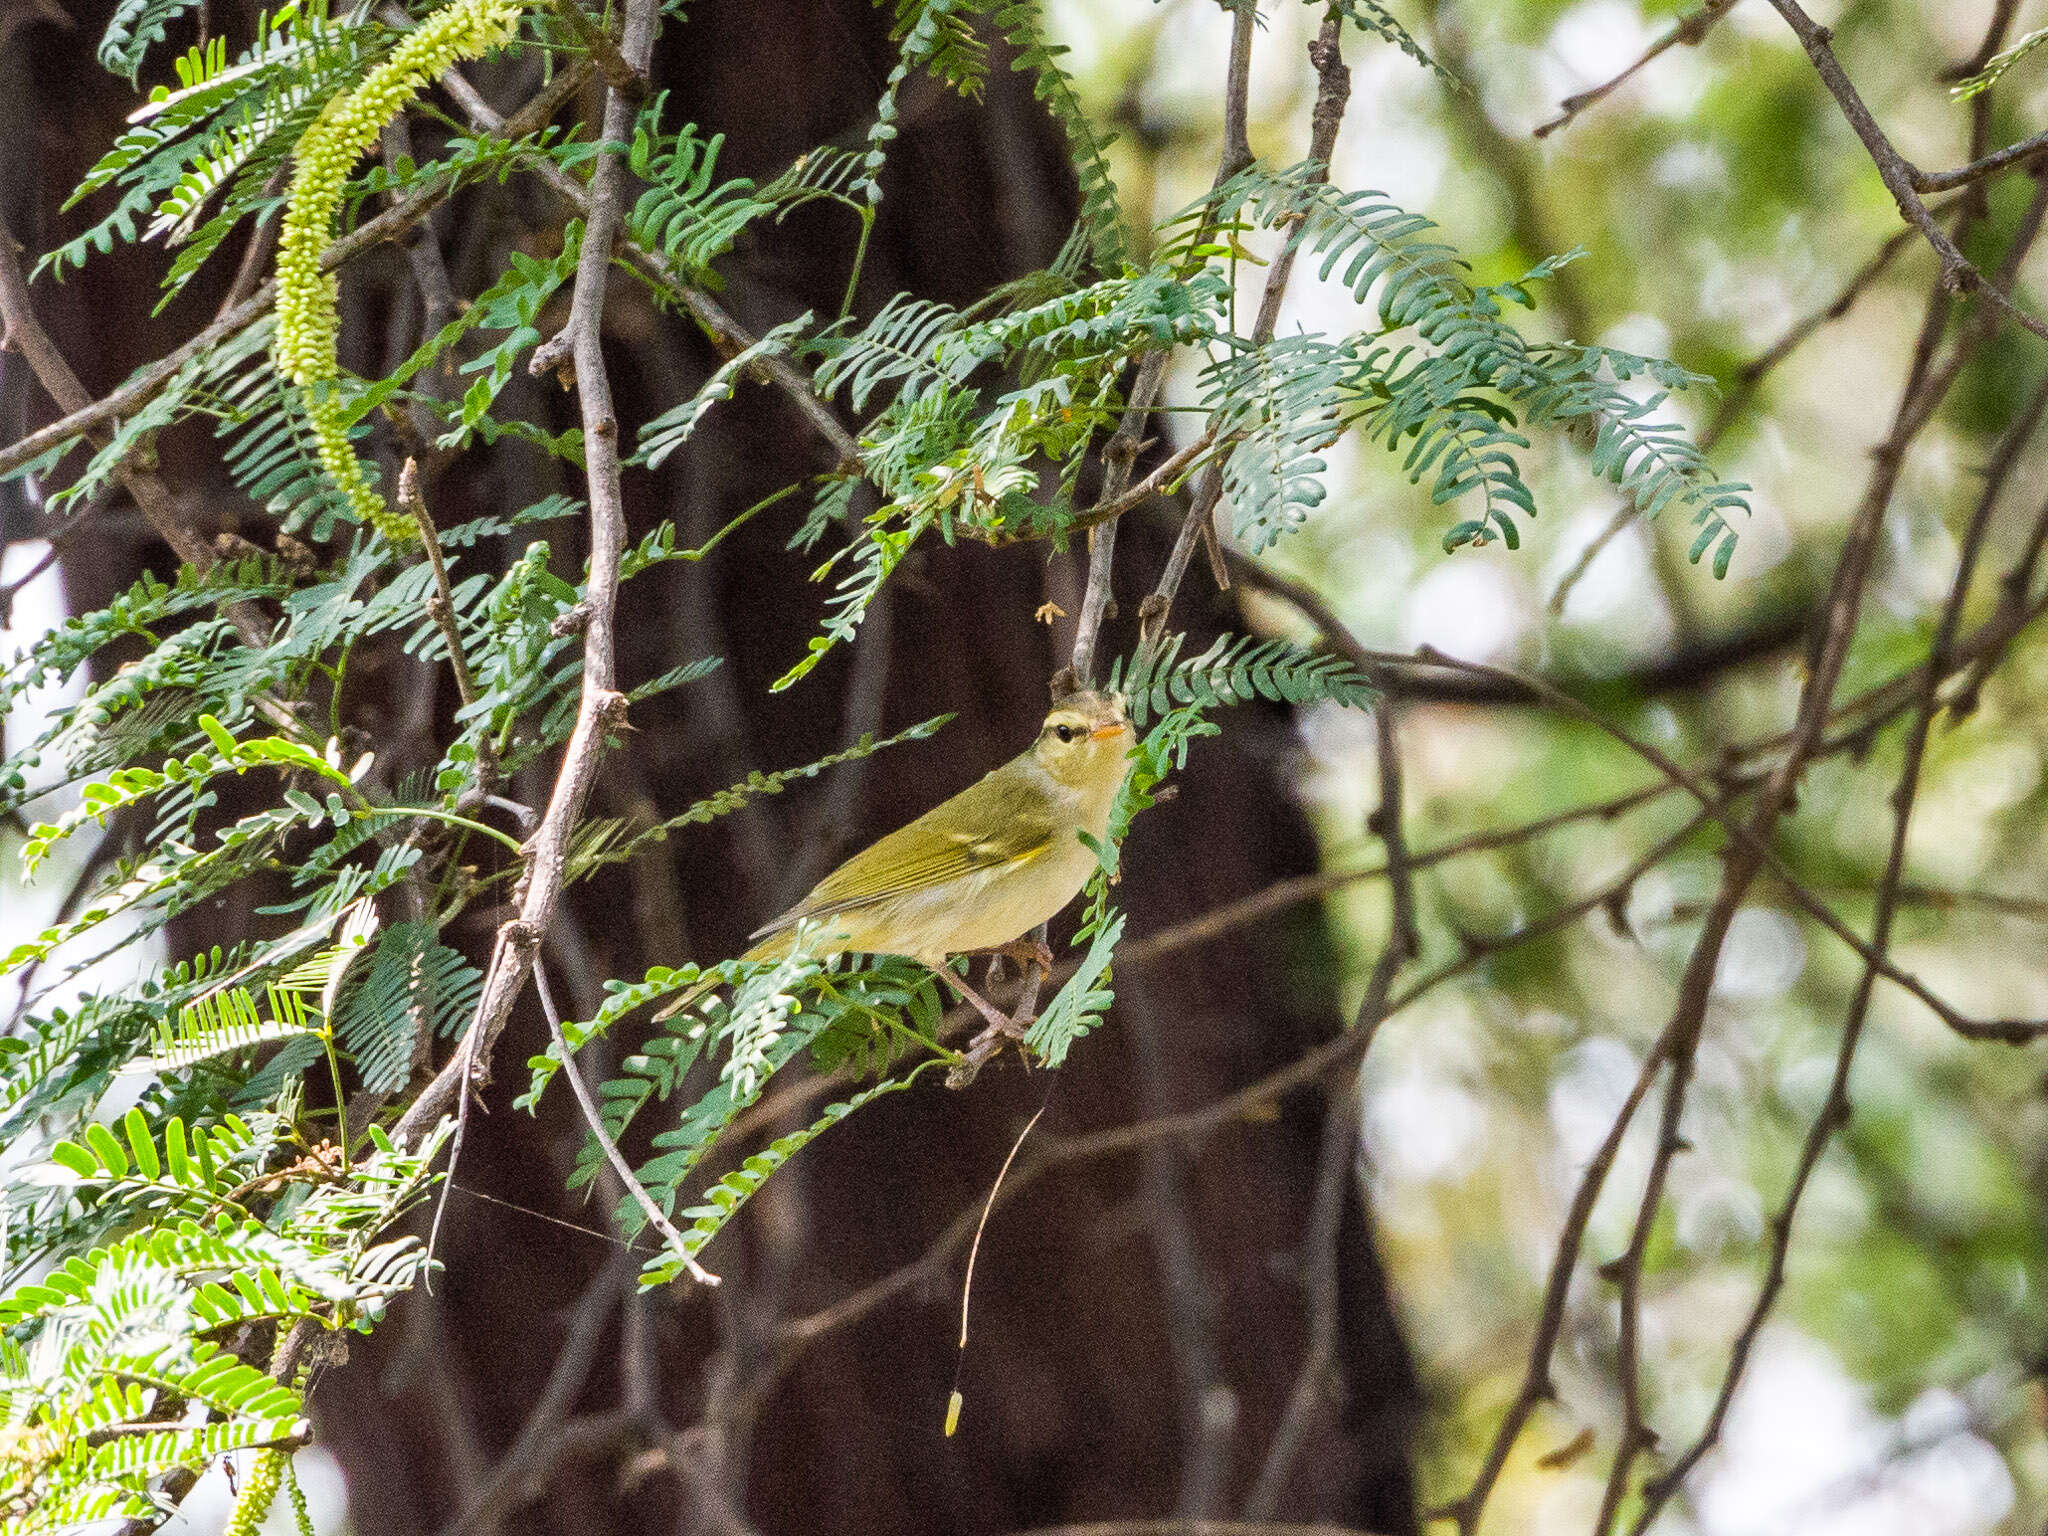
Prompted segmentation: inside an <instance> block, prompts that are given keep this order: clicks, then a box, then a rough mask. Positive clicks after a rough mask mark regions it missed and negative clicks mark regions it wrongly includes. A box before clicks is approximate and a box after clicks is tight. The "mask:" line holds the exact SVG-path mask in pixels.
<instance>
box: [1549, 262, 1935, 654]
mask: <svg viewBox="0 0 2048 1536" xmlns="http://www.w3.org/2000/svg"><path fill="white" fill-rule="evenodd" d="M1913 238H1914V233H1913V231H1912V230H1911V229H1901V230H1899V231H1897V232H1896V233H1894V234H1893V235H1892V236H1891V237H1890V238H1889V239H1887V240H1886V241H1885V242H1884V244H1883V245H1881V246H1879V247H1878V248H1877V253H1876V254H1875V255H1874V256H1872V257H1871V258H1870V259H1869V260H1868V261H1866V262H1864V264H1863V265H1862V266H1861V267H1859V268H1858V269H1857V270H1856V273H1855V275H1854V276H1852V277H1851V278H1850V279H1849V281H1848V282H1847V283H1845V284H1844V285H1843V287H1842V291H1841V292H1840V293H1838V294H1836V295H1835V297H1834V298H1833V299H1832V300H1830V301H1829V302H1828V305H1827V307H1826V308H1825V309H1819V310H1815V311H1814V312H1813V313H1812V314H1810V315H1807V316H1805V317H1804V318H1802V319H1800V320H1798V321H1796V322H1795V323H1794V324H1793V325H1792V327H1791V328H1790V329H1789V330H1787V331H1786V332H1785V334H1784V335H1782V336H1780V337H1779V338H1778V339H1777V340H1776V341H1774V342H1772V343H1771V345H1770V346H1768V347H1766V348H1765V349H1764V350H1763V351H1762V352H1760V353H1758V354H1757V355H1756V356H1755V357H1753V358H1751V359H1750V360H1749V361H1748V362H1747V363H1744V364H1743V365H1742V367H1740V368H1739V369H1737V370H1736V373H1735V387H1734V388H1733V389H1731V390H1729V391H1728V393H1727V394H1726V395H1725V396H1723V397H1722V400H1721V405H1720V408H1719V409H1718V410H1716V411H1715V412H1714V419H1713V420H1712V421H1710V422H1708V423H1707V425H1706V427H1705V428H1704V429H1703V430H1702V431H1701V432H1700V435H1699V447H1700V452H1702V453H1711V452H1712V451H1713V448H1714V445H1715V444H1716V443H1718V442H1720V440H1721V439H1722V438H1723V437H1724V436H1726V435H1727V432H1728V429H1729V427H1731V426H1733V425H1734V423H1735V421H1736V419H1737V418H1738V417H1740V416H1741V414H1742V413H1743V411H1745V410H1746V409H1748V407H1749V402H1750V401H1751V400H1753V399H1755V398H1756V393H1757V391H1758V390H1759V389H1760V388H1762V386H1763V381H1764V378H1765V376H1766V375H1768V374H1769V373H1770V372H1771V370H1772V369H1774V368H1776V367H1777V366H1778V365H1779V364H1780V363H1782V362H1784V361H1785V359H1786V358H1788V357H1790V356H1791V355H1792V354H1793V352H1795V351H1796V350H1797V349H1798V348H1799V346H1800V345H1801V344H1802V343H1803V342H1805V341H1806V340H1807V338H1808V337H1810V336H1812V335H1813V334H1814V333H1815V332H1816V331H1818V330H1820V329H1821V327H1823V326H1824V325H1826V324H1827V323H1828V322H1829V321H1831V320H1839V319H1841V318H1842V316H1844V315H1846V314H1847V313H1848V312H1849V311H1850V310H1851V309H1852V308H1854V307H1855V304H1856V301H1857V300H1858V299H1860V298H1861V297H1862V296H1863V295H1864V293H1865V292H1867V291H1868V290H1869V288H1870V286H1871V285H1872V284H1873V283H1875V282H1876V281H1877V279H1878V278H1879V277H1881V276H1882V275H1883V274H1884V272H1885V270H1886V269H1887V268H1889V267H1890V266H1891V264H1892V260H1893V258H1894V257H1896V256H1897V255H1898V254H1899V252H1900V251H1902V250H1904V249H1905V248H1906V247H1907V246H1908V245H1910V244H1912V243H1913ZM1641 512H1642V509H1641V508H1640V507H1639V506H1638V505H1637V504H1636V503H1635V502H1634V501H1624V502H1623V503H1622V504H1621V505H1620V506H1619V507H1617V508H1615V510H1614V516H1613V518H1612V519H1610V520H1609V522H1608V524H1607V526H1606V527H1604V528H1602V529H1601V530H1600V532H1599V533H1597V534H1595V535H1594V536H1593V539H1592V541H1591V542H1590V543H1588V544H1587V545H1586V547H1585V548H1584V549H1582V550H1580V551H1579V555H1578V558H1577V559H1576V560H1574V561H1573V562H1572V565H1571V569H1570V570H1568V571H1566V572H1565V573H1564V575H1563V576H1562V577H1560V578H1559V579H1558V583H1557V587H1556V590H1555V591H1553V592H1552V593H1551V594H1550V611H1551V613H1552V614H1553V615H1556V614H1562V613H1563V612H1564V609H1565V604H1566V602H1567V601H1569V600H1570V598H1571V595H1572V589H1573V588H1574V587H1576V586H1577V585H1578V584H1579V582H1580V580H1581V579H1582V578H1583V577H1584V576H1585V574H1586V572H1587V570H1589V569H1590V568H1591V567H1592V564H1593V562H1594V561H1595V560H1597V559H1599V558H1600V555H1601V552H1602V551H1604V550H1605V549H1606V548H1607V546H1608V545H1609V544H1611V543H1613V542H1614V540H1615V539H1616V538H1618V537H1619V536H1620V534H1621V532H1622V530H1623V529H1625V528H1627V527H1628V526H1629V524H1630V523H1632V522H1634V521H1635V520H1636V518H1637V517H1638V516H1640V515H1641Z"/></svg>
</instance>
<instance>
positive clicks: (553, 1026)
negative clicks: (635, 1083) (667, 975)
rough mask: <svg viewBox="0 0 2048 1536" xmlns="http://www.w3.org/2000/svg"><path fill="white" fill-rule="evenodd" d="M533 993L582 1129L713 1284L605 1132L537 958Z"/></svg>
mask: <svg viewBox="0 0 2048 1536" xmlns="http://www.w3.org/2000/svg"><path fill="white" fill-rule="evenodd" d="M533 985H534V990H535V991H536V992H538V993H539V994H540V1010H541V1012H542V1013H543V1014H544V1015H546V1017H547V1021H548V1034H549V1036H550V1037H551V1038H552V1039H553V1040H554V1042H555V1049H556V1050H558V1051H560V1052H561V1053H562V1075H563V1076H564V1077H566V1078H568V1079H569V1091H570V1092H571V1093H572V1094H574V1095H575V1097H576V1107H577V1108H578V1109H579V1110H581V1111H582V1112H583V1124H584V1127H585V1128H586V1129H587V1130H588V1131H589V1132H590V1134H591V1137H592V1138H593V1139H594V1140H595V1141H596V1142H597V1145H598V1149H599V1150H600V1151H602V1152H603V1153H604V1160H605V1161H606V1162H607V1163H609V1164H611V1168H612V1172H613V1173H615V1174H617V1175H618V1177H619V1182H620V1183H621V1184H622V1185H624V1186H625V1190H626V1193H627V1194H629V1195H631V1196H632V1197H633V1202H634V1204H636V1205H638V1206H639V1207H640V1210H641V1213H642V1214H643V1215H645V1216H646V1218H647V1220H648V1223H649V1225H651V1226H652V1227H653V1228H654V1230H655V1231H657V1232H659V1233H660V1234H661V1235H662V1238H663V1240H664V1241H665V1242H667V1244H668V1245H669V1249H670V1251H671V1252H673V1253H674V1254H675V1256H676V1257H677V1258H679V1259H681V1260H682V1261H683V1268H684V1269H686V1270H688V1271H689V1272H690V1278H691V1279H692V1280H695V1281H696V1282H697V1283H698V1284H699V1285H716V1284H718V1276H716V1275H714V1274H712V1273H711V1271H709V1270H708V1269H706V1268H704V1266H703V1265H701V1264H699V1263H698V1262H697V1260H696V1259H695V1258H694V1257H693V1256H692V1255H691V1253H690V1247H689V1244H687V1243H685V1242H684V1241H683V1234H682V1233H680V1232H678V1231H677V1230H676V1227H675V1223H674V1222H672V1221H670V1220H669V1219H668V1213H667V1212H666V1211H664V1210H663V1209H662V1208H661V1207H660V1206H659V1205H657V1204H655V1201H654V1197H653V1196H652V1195H650V1194H648V1193H647V1187H646V1186H645V1185H644V1184H642V1183H641V1182H640V1180H639V1179H638V1177H636V1176H635V1175H634V1172H633V1165H632V1164H631V1163H629V1162H627V1161H626V1159H625V1155H624V1154H623V1153H621V1152H620V1151H619V1144H618V1142H617V1141H615V1140H613V1139H612V1133H611V1132H610V1131H608V1130H606V1129H605V1124H604V1113H603V1111H601V1110H600V1109H599V1108H598V1107H597V1099H596V1098H595V1097H594V1096H593V1095H592V1094H591V1091H590V1085H589V1084H588V1083H586V1082H584V1081H583V1074H582V1072H580V1071H578V1070H577V1067H576V1053H575V1051H574V1050H572V1049H571V1048H570V1045H569V1037H568V1036H567V1035H565V1034H564V1033H563V1032H562V1015H561V1012H560V1010H558V1009H557V1008H556V1007H555V999H554V996H553V994H552V993H550V992H549V990H548V973H547V967H546V966H544V965H543V964H541V962H540V959H539V957H537V956H536V957H535V959H534V962H533Z"/></svg>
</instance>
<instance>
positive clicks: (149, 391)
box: [0, 60, 592, 475]
mask: <svg viewBox="0 0 2048 1536" xmlns="http://www.w3.org/2000/svg"><path fill="white" fill-rule="evenodd" d="M591 67H592V66H591V65H590V64H589V63H588V62H587V61H581V60H579V61H578V62H577V63H575V64H572V65H571V66H569V67H568V68H567V69H564V70H562V71H561V72H560V73H559V74H557V75H556V76H555V78H554V79H553V80H552V81H550V82H549V83H548V85H547V86H546V87H545V88H544V89H542V90H541V91H540V92H539V93H538V94H537V95H535V96H534V98H533V99H532V100H531V101H529V102H527V103H526V105H525V106H523V107H521V108H520V109H519V110H518V111H517V112H516V113H514V114H513V115H512V116H511V117H510V118H501V119H499V126H500V128H501V130H502V132H503V135H504V136H505V137H506V138H519V137H522V136H524V135H525V134H529V133H532V132H533V131H534V130H535V129H537V128H539V127H541V126H542V125H543V124H545V123H546V122H547V121H548V120H549V119H550V118H552V117H553V116H554V115H555V113H556V111H557V110H558V109H559V108H560V107H561V105H562V103H563V102H564V101H566V100H567V99H568V98H569V97H570V96H572V95H574V94H575V92H576V91H578V90H580V89H581V88H582V85H583V82H584V81H585V80H587V79H588V78H589V76H590V70H591ZM450 78H453V77H452V76H451V77H450ZM453 190H454V182H453V180H452V179H450V180H446V181H442V182H439V183H437V184H435V185H433V186H428V187H422V188H420V189H419V190H418V191H417V192H414V193H413V194H411V195H410V196H409V197H407V198H406V199H405V200H404V201H403V202H400V203H397V204H395V205H394V206H392V207H390V208H387V209H386V210H385V211H384V212H382V213H380V214H378V215H377V217H375V218H374V219H370V220H367V221H365V222H364V223H362V224H360V225H358V226H357V227H356V228H355V229H354V230H352V231H351V232H350V233H348V234H346V235H343V236H342V237H341V238H340V239H338V240H336V241H335V242H334V243H333V244H331V245H329V246H328V247H327V249H326V250H325V251H323V252H322V253H321V256H320V270H321V271H323V272H332V271H334V270H335V269H336V268H337V267H339V266H341V265H342V264H343V263H345V262H347V261H349V260H351V259H353V258H354V257H356V256H359V255H361V254H362V253H363V252H364V251H367V250H370V249H371V248H373V247H374V246H377V245H379V244H381V243H383V242H384V241H386V240H395V239H397V238H398V237H399V236H400V235H403V234H404V233H405V232H406V231H407V230H409V229H411V228H412V226H413V225H414V224H416V223H418V222H419V221H420V220H421V219H423V218H425V217H426V216H427V215H428V214H429V213H431V212H433V210H434V209H435V208H436V207H438V206H439V205H440V204H441V203H442V202H443V201H444V200H445V199H446V198H447V196H448V194H449V193H450V192H452V191H453ZM276 297H277V285H276V283H275V282H266V283H264V284H263V285H262V286H261V287H259V288H258V289H257V290H256V291H255V292H254V293H252V294H251V295H250V296H249V297H248V298H247V299H245V300H244V301H243V302H241V303H240V304H237V305H235V306H234V307H232V308H231V309H228V310H227V311H225V312H224V313H222V314H220V315H218V316H216V317H215V318H214V320H213V322H212V323H211V324H210V325H208V326H207V327H206V328H205V329H204V330H202V331H200V332H199V333H198V334H197V335H195V336H193V337H192V339H191V340H190V341H187V342H186V343H184V345H182V346H179V347H176V348H173V349H172V350H171V351H169V352H167V353H165V354H164V355H163V356H162V357H160V358H158V359H157V360H156V361H155V362H153V363H151V364H150V365H149V366H148V367H146V368H142V369H138V370H137V371H136V372H135V373H134V374H132V375H131V376H130V377H129V378H128V379H126V380H125V381H124V382H123V383H122V384H121V385H120V386H119V387H118V388H116V389H113V390H110V391H109V392H108V393H107V394H105V395H102V396H101V397H100V398H99V399H97V400H93V401H89V402H87V403H85V404H82V405H80V406H78V407H76V408H72V407H66V410H67V414H66V415H65V416H63V417H62V418H60V419H59V420H57V421H53V422H51V423H50V424H49V425H48V426H47V427H42V428H39V429H38V430H36V431H34V432H31V433H29V434H28V435H27V436H26V437H23V438H21V439H19V440H18V441H16V442H14V443H12V444H10V445H8V446H7V447H6V448H0V475H5V474H8V473H10V472H12V471H14V470H17V469H20V468H21V467H22V466H23V465H25V464H31V463H33V462H34V461H35V460H37V459H39V458H41V457H42V456H43V455H44V454H46V453H48V452H49V451H50V450H51V449H53V448H58V447H61V446H62V445H64V444H65V443H67V442H69V441H70V440H71V439H73V438H75V437H78V436H80V435H82V434H85V433H89V432H92V431H94V430H96V429H97V428H100V427H103V426H105V425H106V424H107V423H109V422H112V421H116V420H118V419H120V418H121V417H123V416H128V415H132V414H133V413H134V412H136V411H138V410H140V409H141V408H142V407H143V406H145V405H147V404H148V403H149V402H150V401H151V400H153V399H155V398H156V396H157V395H158V394H160V393H161V392H162V391H163V388H164V386H165V385H167V384H169V383H170V381H171V380H172V379H173V378H175V377H177V375H178V373H179V371H180V370H181V369H183V368H184V366H185V365H186V364H187V363H189V362H191V361H192V359H193V358H195V357H198V356H199V355H201V354H202V353H204V352H207V351H210V350H212V349H213V348H214V347H216V346H218V345H220V343H222V342H223V341H226V340H227V339H228V338H229V337H231V336H238V335H240V334H241V333H242V332H243V331H245V330H247V329H248V328H249V327H250V326H252V325H254V324H255V323H256V322H257V321H258V320H261V319H262V318H263V317H264V316H265V315H267V314H269V313H270V308H271V305H272V304H273V303H274V302H275V300H276Z"/></svg>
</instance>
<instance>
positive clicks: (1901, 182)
mask: <svg viewBox="0 0 2048 1536" xmlns="http://www.w3.org/2000/svg"><path fill="white" fill-rule="evenodd" d="M1770 3H1771V8H1772V9H1773V10H1775V11H1776V12H1777V13H1778V14H1779V15H1780V16H1782V17H1784V18H1785V23H1786V25H1788V26H1789V27H1791V28H1792V31H1793V33H1794V34H1795V35H1796V36H1797V37H1798V38H1799V42H1800V46H1801V47H1803V48H1805V50H1806V56H1807V58H1808V59H1810V60H1811V61H1812V62H1813V67H1814V70H1815V72H1816V73H1817V74H1819V76H1820V78H1821V82H1822V84H1824V85H1826V86H1827V88H1828V93H1829V94H1830V95H1831V96H1833V97H1834V98H1835V104H1836V105H1837V106H1838V107H1840V108H1841V109H1842V115H1843V116H1844V117H1845V118H1847V119H1848V121H1849V126H1850V127H1851V128H1852V129H1854V130H1855V133H1856V137H1857V138H1859V139H1861V140H1862V141H1863V147H1864V149H1866V150H1867V151H1868V152H1869V154H1870V159H1871V163H1872V164H1874V165H1875V166H1876V167H1877V174H1878V176H1879V177H1880V178H1882V180H1883V181H1884V185H1885V190H1886V191H1888V192H1890V193H1891V195H1892V199H1893V201H1895V202H1896V203H1897V204H1898V205H1899V213H1900V215H1901V216H1902V217H1904V218H1905V220H1906V222H1907V223H1909V224H1911V225H1912V226H1913V227H1914V228H1915V229H1917V230H1919V231H1920V237H1921V238H1922V239H1923V240H1925V241H1926V242H1927V243H1928V245H1930V246H1931V247H1933V249H1934V254H1935V255H1936V256H1937V257H1938V258H1939V259H1940V261H1941V280H1942V283H1943V285H1944V286H1945V287H1946V288H1947V289H1948V290H1949V291H1950V292H1952V293H1960V294H1982V295H1984V296H1985V297H1986V298H1988V299H1989V300H1990V301H1991V303H1992V305H1993V306H1994V307H1995V308H1997V309H1999V310H2000V311H2002V312H2003V313H2005V314H2006V315H2008V316H2009V317H2010V318H2011V319H2012V320H2013V321H2015V322H2016V323H2017V324H2019V325H2020V326H2022V327H2023V328H2024V329H2026V330H2028V331H2030V332H2032V333H2033V334H2034V335H2036V336H2040V337H2042V338H2044V339H2048V322H2043V321H2042V320H2040V319H2039V318H2038V317H2036V316H2034V315H2031V314H2029V313H2027V312H2026V311H2025V310H2023V309H2021V308H2020V307H2019V306H2018V305H2017V304H2015V303H2014V302H2013V301H2012V298H2011V296H2010V295H2009V294H2007V293H2006V292H2005V291H2004V290H2003V289H2002V288H2000V287H1999V285H1997V284H1995V283H1993V282H1991V281H1990V280H1989V279H1988V278H1986V277H1985V276H1984V274H1983V273H1982V272H1980V271H1978V270H1977V266H1976V264H1975V263H1974V262H1972V261H1971V260H1970V259H1969V257H1967V256H1965V255H1964V254H1963V253H1962V251H1961V250H1960V249H1958V248H1957V246H1956V243H1955V241H1953V240H1951V239H1950V238H1949V237H1948V235H1947V234H1946V233H1945V232H1944V231H1943V230H1942V228H1941V226H1940V225H1939V224H1937V223H1935V221H1934V215H1933V214H1932V213H1930V212H1929V211H1928V208H1927V205H1926V204H1925V203H1924V202H1922V201H1921V200H1920V194H1919V190H1918V186H1917V183H1918V178H1919V176H1920V172H1919V171H1917V170H1916V169H1915V168H1914V167H1913V165H1912V164H1911V162H1909V161H1908V160H1907V159H1906V158H1905V157H1904V156H1903V155H1901V154H1900V153H1899V152H1898V151H1897V150H1896V149H1894V148H1893V147H1892V142H1891V140H1890V139H1889V138H1887V137H1886V136H1885V132H1884V130H1883V129H1882V128H1880V127H1879V126H1878V125H1877V119H1876V118H1874V117H1872V116H1871V114H1870V108H1869V107H1867V106H1865V105H1864V103H1863V98H1862V97H1861V96H1859V95H1858V94H1857V92H1856V87H1855V86H1854V85H1853V84H1851V83H1850V80H1849V77H1848V75H1847V74H1846V73H1845V72H1844V71H1843V69H1842V66H1841V63H1840V61H1839V60H1837V59H1836V57H1835V53H1834V49H1833V47H1832V46H1831V45H1830V39H1831V37H1832V34H1831V33H1830V32H1829V31H1828V29H1827V28H1825V27H1823V26H1821V25H1820V24H1819V23H1818V22H1816V21H1815V20H1814V19H1813V18H1812V17H1811V16H1809V15H1807V14H1806V11H1805V9H1804V8H1803V7H1802V6H1801V5H1800V4H1799V3H1798V0H1770Z"/></svg>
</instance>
